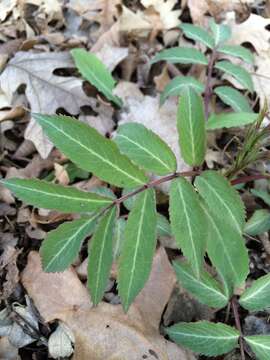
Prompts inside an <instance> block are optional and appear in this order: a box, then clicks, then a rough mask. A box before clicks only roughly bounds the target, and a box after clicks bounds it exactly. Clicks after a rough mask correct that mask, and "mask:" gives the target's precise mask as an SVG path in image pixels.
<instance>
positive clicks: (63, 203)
mask: <svg viewBox="0 0 270 360" xmlns="http://www.w3.org/2000/svg"><path fill="white" fill-rule="evenodd" d="M1 183H2V184H3V185H5V186H6V187H7V188H8V189H9V190H11V191H12V192H13V193H14V194H15V195H16V196H17V197H18V198H19V199H20V200H22V201H24V202H26V203H27V204H30V205H34V206H38V207H42V208H45V209H53V210H58V211H62V212H65V213H69V212H74V213H75V212H77V213H78V212H91V211H95V210H99V209H101V208H103V207H106V206H108V205H109V204H111V203H112V200H111V199H109V198H107V197H104V196H100V195H97V194H94V193H89V192H86V191H81V190H78V189H76V188H74V187H71V186H69V187H67V186H62V185H56V184H51V183H49V182H46V181H43V180H37V179H16V178H13V179H9V180H1Z"/></svg>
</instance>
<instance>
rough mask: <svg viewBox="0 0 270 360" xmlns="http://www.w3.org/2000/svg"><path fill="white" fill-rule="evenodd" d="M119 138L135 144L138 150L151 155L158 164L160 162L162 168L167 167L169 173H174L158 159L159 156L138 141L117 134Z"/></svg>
mask: <svg viewBox="0 0 270 360" xmlns="http://www.w3.org/2000/svg"><path fill="white" fill-rule="evenodd" d="M117 137H122V138H124V139H127V140H128V141H130V142H131V143H132V144H134V145H135V146H137V147H138V148H140V149H142V150H143V151H144V152H146V153H147V154H149V155H150V156H152V157H153V158H154V159H155V160H156V161H157V162H159V163H160V164H161V165H162V166H164V167H165V169H166V170H168V171H170V172H171V171H172V169H171V168H170V167H168V165H167V164H166V163H165V162H164V161H162V160H161V159H160V158H158V157H157V156H155V155H154V154H153V153H151V152H150V151H149V150H148V149H147V148H145V147H143V146H142V145H140V144H139V143H137V142H136V141H134V140H132V139H130V138H129V137H128V136H126V135H123V134H121V133H118V134H117Z"/></svg>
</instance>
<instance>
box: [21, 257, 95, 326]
mask: <svg viewBox="0 0 270 360" xmlns="http://www.w3.org/2000/svg"><path fill="white" fill-rule="evenodd" d="M21 279H22V283H23V286H24V287H25V288H26V289H27V292H28V294H29V296H30V297H31V298H32V299H33V300H34V302H35V305H36V307H37V308H38V310H39V312H40V313H41V315H42V317H43V318H44V319H45V321H47V322H49V321H52V320H55V319H58V318H59V319H60V318H61V313H64V314H66V313H68V312H69V311H71V312H72V311H76V310H79V309H86V310H88V309H90V308H91V302H90V298H89V293H88V291H87V289H86V288H85V287H84V286H83V284H82V283H81V282H80V280H79V279H78V277H77V275H76V273H75V271H74V270H73V269H72V268H70V269H68V270H66V271H64V272H61V273H45V272H43V271H42V268H41V260H40V256H39V254H38V253H37V252H35V251H32V252H30V254H29V255H28V263H27V266H26V268H25V269H24V271H23V272H22V274H21Z"/></svg>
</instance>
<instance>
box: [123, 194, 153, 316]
mask: <svg viewBox="0 0 270 360" xmlns="http://www.w3.org/2000/svg"><path fill="white" fill-rule="evenodd" d="M156 226H157V213H156V202H155V193H154V190H153V189H148V190H146V191H144V192H143V193H141V194H140V195H139V196H138V198H137V199H136V201H135V204H134V206H133V207H132V210H131V212H130V213H129V217H128V220H127V225H126V229H125V234H124V236H125V239H124V243H123V246H122V251H121V255H120V259H119V265H118V269H119V273H118V290H119V295H120V298H121V300H122V304H123V308H124V310H125V311H127V310H128V308H129V306H130V304H131V303H132V301H133V300H134V298H135V297H136V296H137V295H138V293H139V292H140V291H141V289H142V288H143V286H144V284H145V282H146V281H147V279H148V277H149V274H150V271H151V266H152V260H153V256H154V252H155V248H156V240H157V238H156Z"/></svg>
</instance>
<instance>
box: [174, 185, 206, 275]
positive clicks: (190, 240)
mask: <svg viewBox="0 0 270 360" xmlns="http://www.w3.org/2000/svg"><path fill="white" fill-rule="evenodd" d="M169 210H170V220H171V227H172V233H173V235H174V236H175V239H176V243H177V245H178V246H179V248H181V249H182V251H183V254H184V255H185V257H186V258H187V259H188V260H189V262H190V264H191V266H192V269H193V271H194V274H195V276H196V277H197V278H199V277H200V273H201V269H202V263H203V256H204V253H205V248H206V239H207V226H206V219H205V215H204V212H203V210H202V208H201V206H200V202H199V197H198V194H197V193H196V192H195V190H194V188H193V186H192V185H191V184H190V183H189V182H188V181H187V180H185V179H184V178H179V179H177V180H174V181H173V182H172V184H171V188H170V209H169Z"/></svg>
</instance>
